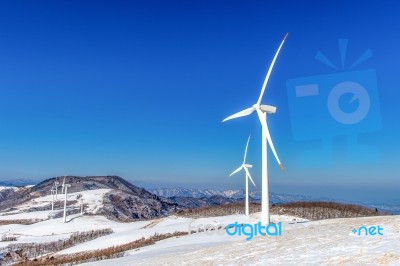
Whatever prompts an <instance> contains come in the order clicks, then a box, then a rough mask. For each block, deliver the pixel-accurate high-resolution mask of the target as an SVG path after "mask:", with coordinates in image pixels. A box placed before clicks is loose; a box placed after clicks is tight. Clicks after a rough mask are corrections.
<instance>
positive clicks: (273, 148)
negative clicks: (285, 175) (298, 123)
mask: <svg viewBox="0 0 400 266" xmlns="http://www.w3.org/2000/svg"><path fill="white" fill-rule="evenodd" d="M257 114H258V118H259V119H260V123H261V126H262V128H263V129H264V131H265V137H266V138H267V141H268V143H269V146H270V147H271V150H272V153H273V154H274V156H275V159H276V161H277V162H278V164H279V167H280V168H281V170H282V171H285V168H283V165H282V163H281V161H280V160H279V157H278V155H277V154H276V150H275V147H274V143H273V142H272V139H271V135H270V134H269V130H268V125H267V121H266V120H265V117H264V114H263V113H262V112H261V110H260V109H257Z"/></svg>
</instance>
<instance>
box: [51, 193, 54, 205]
mask: <svg viewBox="0 0 400 266" xmlns="http://www.w3.org/2000/svg"><path fill="white" fill-rule="evenodd" d="M51 211H54V189H53V188H52V189H51Z"/></svg>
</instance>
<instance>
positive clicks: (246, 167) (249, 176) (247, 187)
mask: <svg viewBox="0 0 400 266" xmlns="http://www.w3.org/2000/svg"><path fill="white" fill-rule="evenodd" d="M249 140H250V136H249V138H248V139H247V144H246V149H245V151H244V157H243V163H242V165H241V166H240V167H239V168H238V169H236V170H235V171H233V172H232V174H230V175H229V176H232V175H234V174H236V173H237V172H239V171H240V170H242V169H244V171H245V172H246V215H247V216H249V179H250V181H251V182H252V183H253V185H254V186H256V184H254V181H253V179H252V178H251V175H250V173H249V168H252V167H253V166H252V165H251V164H247V163H246V154H247V147H248V146H249Z"/></svg>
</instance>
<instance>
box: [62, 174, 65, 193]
mask: <svg viewBox="0 0 400 266" xmlns="http://www.w3.org/2000/svg"><path fill="white" fill-rule="evenodd" d="M64 185H65V176H64V179H63V182H62V189H61V193H64Z"/></svg>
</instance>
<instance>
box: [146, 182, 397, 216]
mask: <svg viewBox="0 0 400 266" xmlns="http://www.w3.org/2000/svg"><path fill="white" fill-rule="evenodd" d="M147 190H148V191H150V192H151V193H153V194H155V195H158V196H160V197H163V198H172V199H175V200H176V199H179V198H181V197H182V198H195V199H203V200H204V199H205V198H211V197H215V196H219V197H225V198H227V201H229V199H230V200H231V201H232V202H238V201H241V200H243V199H244V197H245V191H244V190H240V189H228V190H214V189H197V188H156V189H147ZM249 197H250V201H253V202H255V201H257V202H259V201H260V200H261V191H257V190H253V191H250V193H249ZM269 199H270V202H271V203H272V204H282V203H289V202H298V201H331V202H337V203H349V204H357V205H361V206H365V207H368V208H372V209H375V208H377V209H378V210H384V211H389V212H391V213H393V214H400V206H399V205H393V204H386V203H381V204H378V203H363V202H356V201H346V200H338V199H331V198H325V197H312V196H303V195H288V194H279V193H272V192H270V193H269Z"/></svg>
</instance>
